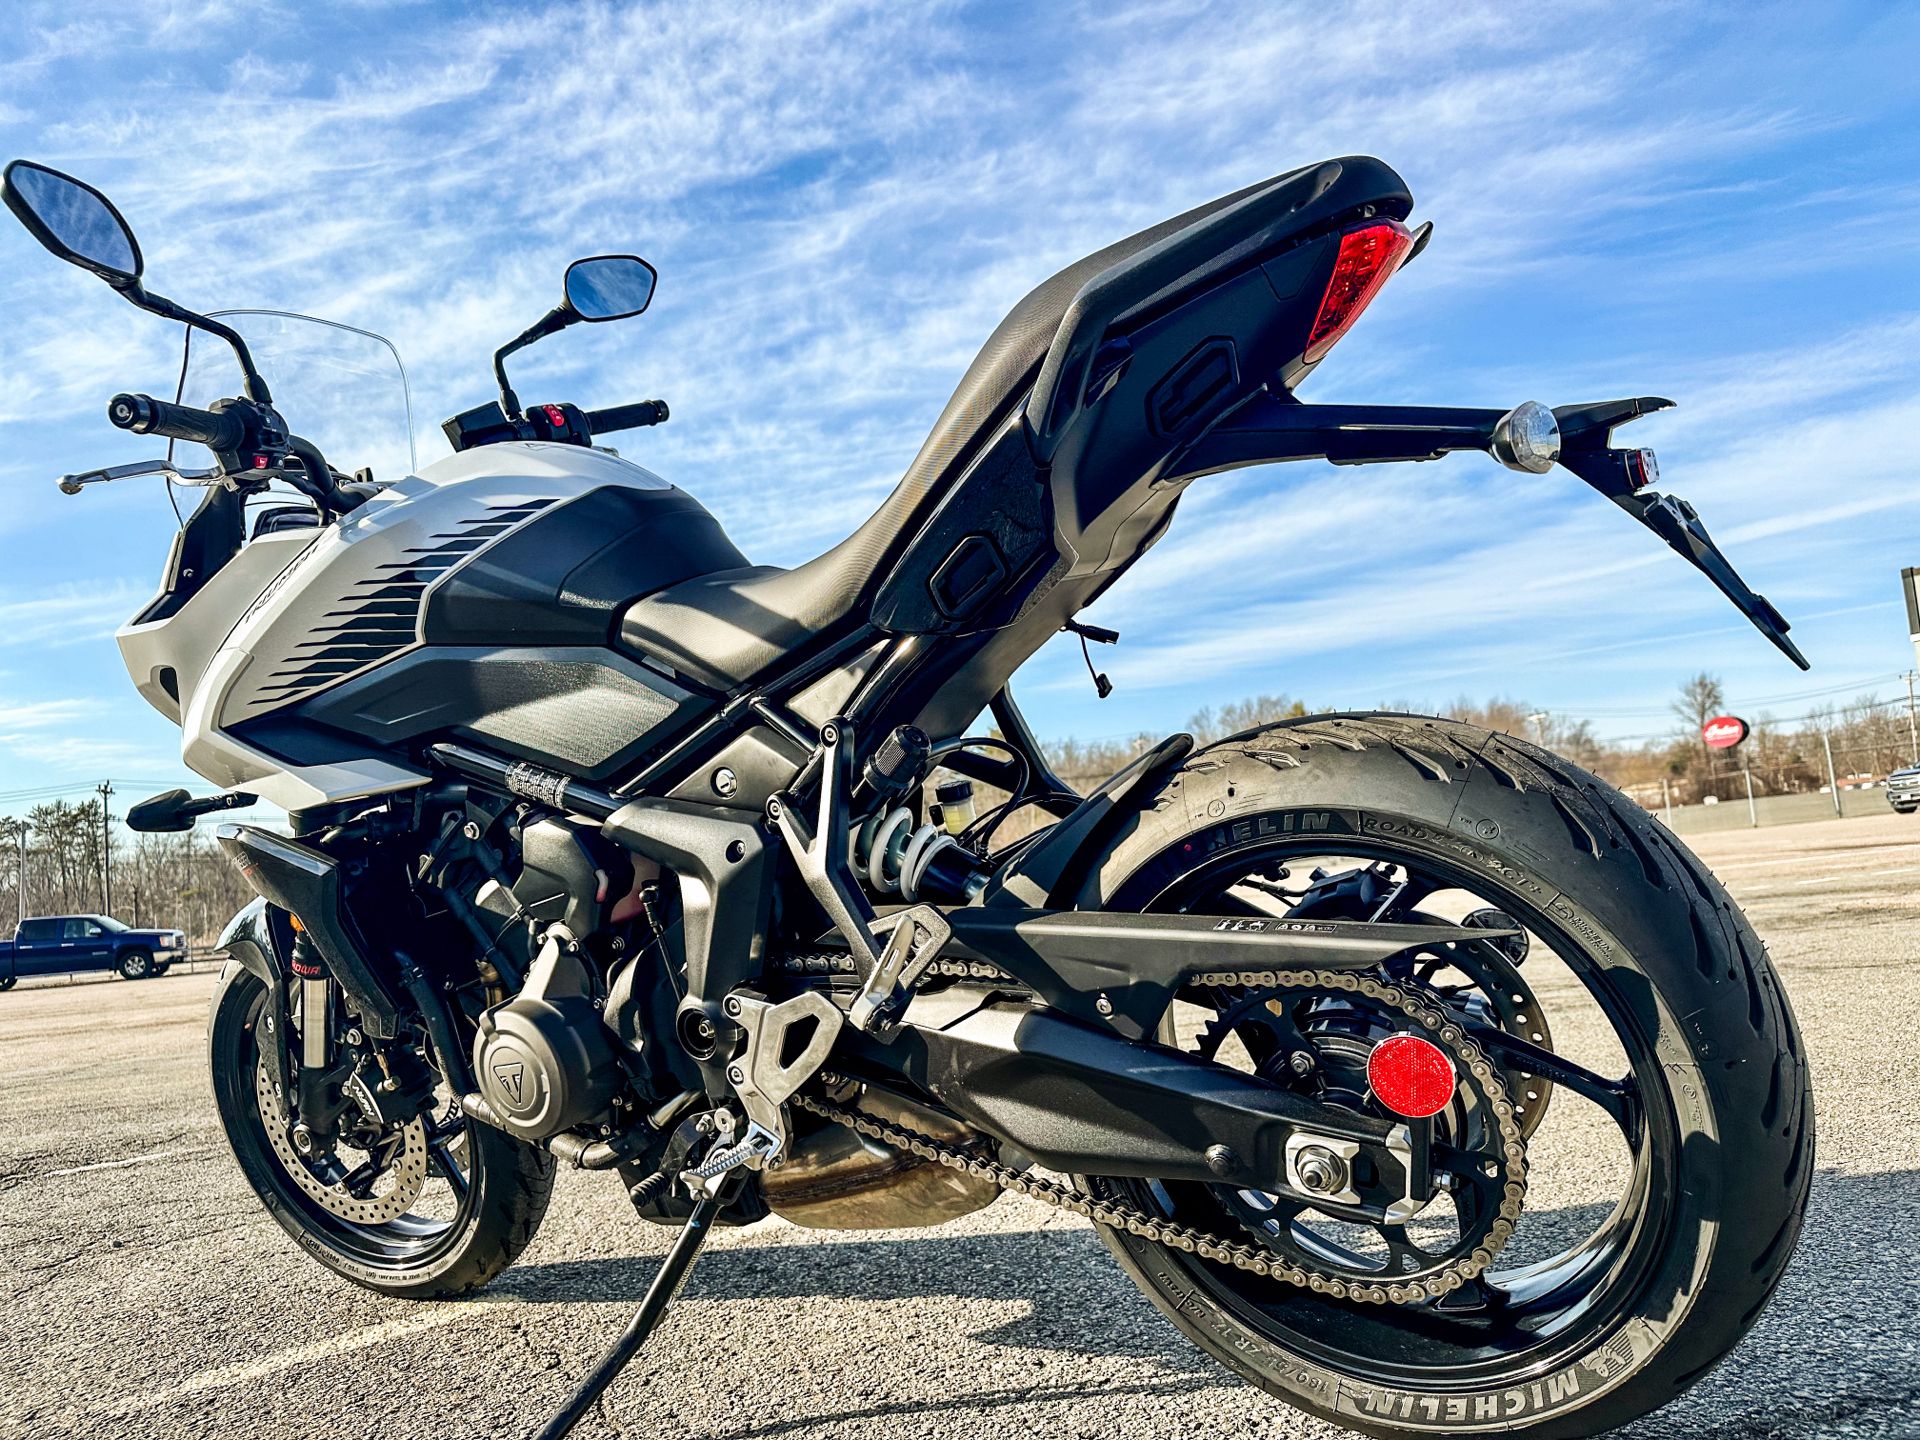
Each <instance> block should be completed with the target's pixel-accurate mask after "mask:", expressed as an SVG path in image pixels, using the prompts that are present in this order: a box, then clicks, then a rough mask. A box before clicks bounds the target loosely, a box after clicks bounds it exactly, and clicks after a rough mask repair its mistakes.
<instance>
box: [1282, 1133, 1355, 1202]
mask: <svg viewBox="0 0 1920 1440" xmlns="http://www.w3.org/2000/svg"><path fill="white" fill-rule="evenodd" d="M1293 1173H1294V1178H1295V1179H1296V1180H1298V1181H1299V1182H1300V1188H1301V1189H1302V1190H1305V1191H1306V1192H1307V1193H1308V1194H1311V1195H1334V1194H1337V1193H1339V1192H1340V1191H1342V1190H1345V1189H1346V1188H1347V1162H1346V1161H1344V1160H1342V1159H1341V1158H1340V1157H1339V1156H1338V1155H1336V1154H1334V1153H1333V1151H1331V1150H1329V1149H1327V1147H1326V1146H1324V1145H1308V1146H1305V1147H1303V1148H1302V1149H1301V1150H1300V1152H1299V1154H1298V1155H1296V1156H1295V1157H1294V1162H1293Z"/></svg>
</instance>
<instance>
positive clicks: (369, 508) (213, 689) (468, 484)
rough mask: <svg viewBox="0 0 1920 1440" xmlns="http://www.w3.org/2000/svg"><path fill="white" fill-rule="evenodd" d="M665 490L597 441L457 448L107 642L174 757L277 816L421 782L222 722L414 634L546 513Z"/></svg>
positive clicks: (312, 688)
mask: <svg viewBox="0 0 1920 1440" xmlns="http://www.w3.org/2000/svg"><path fill="white" fill-rule="evenodd" d="M609 485H619V486H625V487H627V488H629V489H659V490H665V489H669V488H671V487H669V486H668V485H667V482H666V481H664V480H662V479H660V478H659V477H658V476H656V475H654V474H652V473H651V472H649V471H647V470H643V469H641V468H640V467H639V466H637V465H634V464H632V463H631V462H629V461H626V460H622V459H620V458H619V457H618V456H615V455H611V454H609V453H607V452H605V451H602V450H592V449H587V448H585V447H583V446H578V445H555V444H547V443H540V442H533V443H514V444H503V445H490V446H487V447H485V448H483V449H480V450H473V451H468V452H466V453H463V454H458V455H452V456H449V457H447V458H446V459H444V460H440V461H437V462H435V463H434V464H432V465H428V466H426V467H425V468H424V469H422V470H421V472H420V473H419V474H418V475H410V476H408V477H407V478H406V479H404V480H400V481H398V482H396V483H395V484H392V485H389V486H388V487H386V489H384V490H382V491H381V492H380V494H378V495H377V496H375V497H374V498H373V499H372V500H369V501H368V502H367V503H366V504H364V505H362V506H361V507H360V508H359V509H358V510H356V511H354V512H353V513H352V514H351V515H349V516H347V517H346V518H345V519H344V520H342V521H340V522H339V523H337V524H334V525H330V526H327V527H326V528H324V529H323V530H320V531H319V532H317V533H316V532H313V531H290V532H283V533H280V534H276V535H267V536H263V537H262V538H261V539H259V540H257V541H254V542H253V543H251V544H249V545H247V546H246V547H245V548H244V549H243V550H242V551H241V552H240V554H239V555H238V556H236V557H235V558H234V559H233V560H232V561H230V562H229V563H228V564H227V565H226V566H225V567H223V568H222V569H221V570H220V572H219V573H218V574H216V575H215V576H214V577H213V578H212V579H211V580H210V581H208V582H207V584H206V585H205V587H203V588H202V589H201V590H200V592H199V593H198V594H196V595H195V596H194V597H193V598H192V599H191V600H189V601H188V602H187V603H186V604H185V605H183V606H182V607H181V608H180V609H179V610H178V611H177V612H176V613H174V614H173V615H171V616H169V617H168V618H167V619H165V620H158V621H154V622H151V623H148V624H138V623H134V624H129V625H126V626H124V627H123V628H122V629H121V630H120V632H119V634H118V636H117V639H118V640H119V643H120V652H121V656H122V658H123V659H124V660H125V662H126V666H127V670H128V672H129V673H130V674H131V675H132V677H133V682H134V684H135V686H136V687H138V689H139V691H140V693H141V695H142V696H143V697H144V698H145V699H146V700H147V702H148V703H149V704H151V705H152V706H153V707H154V708H155V709H157V710H159V711H160V713H161V714H163V715H165V716H167V718H168V719H170V720H173V721H174V722H175V723H177V724H179V725H180V727H181V752H180V753H181V758H182V759H183V760H184V761H185V762H186V764H187V766H188V768H189V769H191V770H193V771H194V772H195V773H196V774H198V775H202V776H204V777H205V778H207V779H208V780H210V781H212V782H213V783H214V784H216V785H219V786H221V787H222V788H223V789H234V788H238V787H242V786H244V787H245V788H246V789H248V790H250V791H252V792H254V793H255V794H257V795H259V796H260V797H261V798H262V799H264V800H268V801H270V802H272V803H273V804H276V805H279V806H281V807H283V808H285V809H287V810H304V809H308V808H311V807H313V806H316V805H324V804H334V803H339V802H342V801H347V800H354V799H360V798H363V797H366V796H369V795H376V794H381V793H384V792H387V791H393V790H401V789H406V788H408V787H409V786H413V785H418V784H420V783H422V782H423V781H424V780H425V779H426V776H425V774H424V773H423V772H421V771H419V770H417V769H414V768H412V767H410V766H406V765H402V764H396V763H394V762H392V761H389V760H384V759H379V758H376V757H368V758H366V759H351V760H347V761H344V762H340V763H329V764H321V765H310V766H289V765H287V764H285V763H284V762H282V761H279V760H276V759H274V758H273V757H271V756H268V755H266V754H263V753H262V752H260V751H258V750H256V749H254V748H253V747H251V746H249V745H246V744H245V743H243V742H241V741H240V740H238V739H236V738H235V737H234V736H233V735H232V734H231V733H230V731H229V727H231V726H233V725H235V724H237V723H239V722H240V721H243V720H249V719H253V718H255V717H257V716H261V715H266V714H271V713H272V712H274V711H276V710H279V709H281V708H283V707H285V706H288V705H293V704H297V703H298V702H300V701H301V700H304V699H306V698H307V697H309V696H311V695H314V694H317V693H319V692H320V691H321V690H324V689H327V688H329V687H331V686H333V685H336V684H338V683H340V682H342V681H344V680H347V679H349V678H351V677H353V676H355V675H359V674H363V673H365V672H366V671H367V670H369V669H372V668H373V667H374V666H377V665H382V664H385V663H386V662H387V661H389V660H392V659H394V658H395V657H397V656H400V655H404V654H406V653H407V652H409V651H411V650H413V649H416V648H418V647H419V646H420V644H421V643H422V640H421V634H420V623H421V616H422V614H423V613H424V610H425V606H426V600H427V597H428V596H429V595H430V594H431V593H432V591H433V590H434V588H435V587H436V586H437V585H438V584H440V583H441V582H442V581H443V580H444V579H445V578H446V576H447V575H448V574H449V573H451V571H452V570H454V569H455V568H456V567H457V566H458V565H460V564H461V563H462V562H463V561H465V560H467V559H469V558H471V557H472V556H474V555H477V554H480V553H481V552H483V551H484V550H486V549H487V548H488V547H489V546H491V545H493V544H495V543H496V542H498V541H499V540H500V539H502V538H503V537H505V536H506V535H508V534H511V533H512V532H513V531H514V530H516V529H518V528H519V527H520V526H521V525H523V524H526V523H527V522H528V521H530V520H531V519H533V518H534V517H535V516H537V515H539V514H540V513H541V512H542V511H543V510H546V509H547V508H549V507H551V506H552V505H554V504H557V503H559V502H561V501H564V500H568V499H572V498H574V497H576V496H579V495H584V494H586V493H588V492H589V491H592V490H597V489H600V488H601V487H603V486H609Z"/></svg>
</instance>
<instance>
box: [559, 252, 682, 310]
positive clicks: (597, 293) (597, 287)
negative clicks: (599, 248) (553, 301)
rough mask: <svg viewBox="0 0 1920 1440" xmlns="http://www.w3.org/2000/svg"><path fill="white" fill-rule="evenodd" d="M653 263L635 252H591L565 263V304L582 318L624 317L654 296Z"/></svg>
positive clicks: (644, 307)
mask: <svg viewBox="0 0 1920 1440" xmlns="http://www.w3.org/2000/svg"><path fill="white" fill-rule="evenodd" d="M659 278H660V277H659V275H658V274H657V273H656V272H655V270H654V268H653V266H651V265H649V264H648V263H647V262H646V261H644V260H642V259H641V258H640V257H639V256H638V255H594V256H590V257H588V258H587V259H585V260H576V261H574V262H573V263H572V264H571V265H569V266H568V267H567V280H566V292H567V308H568V309H569V310H571V311H573V313H574V314H575V315H578V316H579V317H580V318H581V319H582V320H624V319H626V318H627V317H628V316H629V315H638V314H639V313H640V312H641V311H642V310H644V309H646V308H647V305H648V303H649V302H650V301H651V300H652V299H653V285H654V281H656V280H657V279H659Z"/></svg>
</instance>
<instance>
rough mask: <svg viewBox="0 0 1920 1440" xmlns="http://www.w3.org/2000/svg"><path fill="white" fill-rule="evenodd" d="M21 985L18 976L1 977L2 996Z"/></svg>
mask: <svg viewBox="0 0 1920 1440" xmlns="http://www.w3.org/2000/svg"><path fill="white" fill-rule="evenodd" d="M19 983H20V977H19V976H17V975H0V994H5V993H6V992H7V991H9V990H11V989H13V987H14V986H15V985H17V984H19Z"/></svg>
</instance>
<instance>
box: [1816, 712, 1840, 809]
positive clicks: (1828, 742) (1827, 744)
mask: <svg viewBox="0 0 1920 1440" xmlns="http://www.w3.org/2000/svg"><path fill="white" fill-rule="evenodd" d="M1820 748H1821V749H1822V750H1825V751H1826V752H1827V789H1828V790H1829V791H1830V792H1831V793H1832V795H1833V813H1834V814H1836V815H1838V814H1839V813H1840V777H1839V776H1837V775H1835V774H1834V773H1833V740H1832V738H1831V737H1830V736H1829V735H1828V733H1827V727H1826V726H1824V725H1822V726H1821V727H1820Z"/></svg>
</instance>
